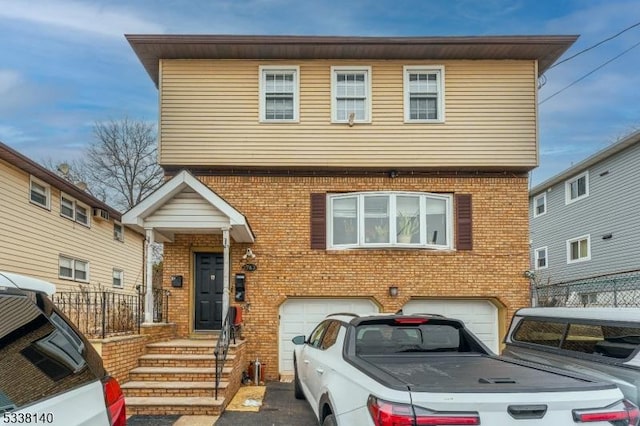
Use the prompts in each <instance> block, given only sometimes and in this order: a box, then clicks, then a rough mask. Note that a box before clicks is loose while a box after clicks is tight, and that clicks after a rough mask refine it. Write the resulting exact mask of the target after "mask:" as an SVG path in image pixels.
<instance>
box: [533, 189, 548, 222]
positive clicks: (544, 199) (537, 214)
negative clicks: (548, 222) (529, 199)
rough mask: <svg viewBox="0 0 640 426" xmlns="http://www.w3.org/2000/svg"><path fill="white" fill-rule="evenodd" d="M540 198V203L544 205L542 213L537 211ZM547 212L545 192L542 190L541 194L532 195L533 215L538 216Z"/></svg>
mask: <svg viewBox="0 0 640 426" xmlns="http://www.w3.org/2000/svg"><path fill="white" fill-rule="evenodd" d="M541 198H542V200H543V201H542V204H543V205H544V211H543V212H542V213H538V204H537V203H538V200H539V199H541ZM545 214H547V193H546V192H543V193H542V194H539V195H536V196H535V197H533V217H534V218H535V217H540V216H544V215H545Z"/></svg>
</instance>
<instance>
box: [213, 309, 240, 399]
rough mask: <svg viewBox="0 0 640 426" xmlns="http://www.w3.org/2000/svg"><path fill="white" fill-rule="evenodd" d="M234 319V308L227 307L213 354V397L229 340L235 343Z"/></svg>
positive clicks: (220, 376) (217, 386)
mask: <svg viewBox="0 0 640 426" xmlns="http://www.w3.org/2000/svg"><path fill="white" fill-rule="evenodd" d="M234 320H235V310H234V309H229V310H228V311H227V315H226V316H225V317H224V320H223V321H222V328H221V329H220V336H218V342H217V343H216V348H215V350H214V351H213V354H214V355H215V357H216V378H215V380H216V390H215V397H216V398H218V388H219V387H220V379H221V378H222V369H223V368H224V363H225V361H226V359H227V353H228V352H229V344H230V343H231V340H233V343H234V344H235V343H236V334H235V327H234V324H232V322H233V321H234Z"/></svg>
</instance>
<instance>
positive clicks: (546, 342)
mask: <svg viewBox="0 0 640 426" xmlns="http://www.w3.org/2000/svg"><path fill="white" fill-rule="evenodd" d="M566 328H567V325H566V324H564V323H560V322H553V321H542V320H536V319H524V320H522V321H521V322H520V324H519V325H518V328H517V330H516V332H515V334H514V336H513V339H514V341H518V342H524V343H533V344H536V345H542V346H549V347H554V348H557V347H560V341H561V340H562V337H563V336H564V332H565V330H566Z"/></svg>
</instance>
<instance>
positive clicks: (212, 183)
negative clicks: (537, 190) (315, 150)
mask: <svg viewBox="0 0 640 426" xmlns="http://www.w3.org/2000/svg"><path fill="white" fill-rule="evenodd" d="M200 179H201V180H202V181H203V182H204V183H205V184H206V185H208V186H209V187H210V188H211V189H212V190H213V191H215V192H216V193H217V194H218V195H220V196H221V197H222V198H224V199H225V200H226V201H227V202H228V203H229V204H231V205H232V206H233V207H235V208H236V209H238V210H239V211H240V212H241V213H243V214H244V215H245V216H246V218H247V220H248V222H249V224H250V226H251V229H252V230H253V232H254V234H255V235H256V242H255V243H254V244H251V245H248V244H238V243H234V242H233V241H232V243H231V270H230V277H231V279H233V275H234V274H235V273H243V272H244V273H245V274H246V286H247V299H246V303H245V305H244V312H243V317H244V329H243V334H244V336H245V338H246V339H247V347H246V351H247V352H246V358H247V359H255V358H256V356H259V357H260V360H263V361H264V362H265V363H266V365H267V368H266V372H265V373H266V374H265V375H266V378H267V379H274V378H277V376H278V309H279V306H280V305H281V304H282V303H283V302H284V301H285V300H287V298H290V297H303V296H304V297H334V298H335V297H340V298H344V297H371V298H372V299H373V300H375V301H376V303H378V304H379V305H380V308H381V311H385V312H395V311H396V310H398V309H400V308H401V307H402V306H403V305H404V304H405V303H406V302H407V301H409V300H410V298H412V297H414V298H415V297H424V298H426V297H482V298H490V299H491V300H492V301H493V302H494V303H495V304H496V305H497V306H498V307H499V315H500V323H501V330H500V331H501V333H504V327H505V324H506V323H507V321H508V320H509V319H510V318H511V316H512V314H513V312H514V311H515V309H517V308H519V307H522V306H527V305H528V304H529V290H528V285H529V284H528V280H527V279H526V278H524V276H523V272H524V271H525V270H527V269H528V266H529V259H528V211H527V208H528V192H527V178H526V177H525V176H511V175H505V176H503V177H488V176H482V175H478V176H477V177H475V176H474V177H469V176H459V177H455V176H453V177H437V176H428V177H427V176H425V177H402V176H400V177H397V178H395V179H390V178H388V177H276V176H271V177H269V176H203V177H200ZM393 190H396V191H424V192H440V193H465V194H472V197H473V250H470V251H464V252H463V251H430V250H424V249H394V250H381V249H357V250H341V251H326V250H312V249H310V244H309V238H310V233H309V228H310V226H309V222H310V216H309V206H310V203H309V200H310V194H311V193H314V192H351V191H393ZM247 247H251V249H252V250H253V252H254V253H255V255H256V258H255V262H254V263H256V264H257V266H258V269H257V271H255V272H245V271H243V270H242V259H241V257H242V254H243V253H244V252H245V250H246V248H247ZM198 251H213V252H222V246H221V237H220V235H188V234H182V235H180V234H178V235H176V238H175V241H174V242H172V243H165V251H164V268H165V274H164V277H165V278H164V280H163V287H164V288H167V289H170V290H171V297H170V308H169V309H170V312H169V318H170V319H171V322H175V323H176V324H177V335H178V336H188V335H189V334H190V331H191V327H192V326H191V325H190V318H191V316H192V315H193V314H192V312H193V304H192V302H190V300H191V298H192V297H193V296H192V289H191V286H192V268H193V265H192V259H193V253H195V252H198ZM171 275H183V276H184V286H183V287H182V288H172V287H171V283H170V279H169V277H171ZM390 285H395V286H398V287H399V289H400V295H399V297H396V298H391V297H390V296H389V295H388V287H389V286H390ZM232 294H233V293H232ZM232 294H231V299H233V296H232ZM232 304H233V302H232Z"/></svg>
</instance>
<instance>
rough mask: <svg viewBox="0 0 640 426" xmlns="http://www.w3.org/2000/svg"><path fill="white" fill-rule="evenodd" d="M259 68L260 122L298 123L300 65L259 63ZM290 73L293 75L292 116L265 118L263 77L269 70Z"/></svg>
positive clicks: (264, 83) (265, 106)
mask: <svg viewBox="0 0 640 426" xmlns="http://www.w3.org/2000/svg"><path fill="white" fill-rule="evenodd" d="M258 68H259V74H260V80H259V88H260V106H259V114H260V123H298V122H299V121H300V67H299V66H298V65H261V66H260V67H258ZM276 71H277V72H283V73H291V74H292V75H293V118H292V119H271V118H266V113H267V105H266V98H267V96H266V95H267V94H266V82H265V77H266V75H267V74H269V72H276Z"/></svg>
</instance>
